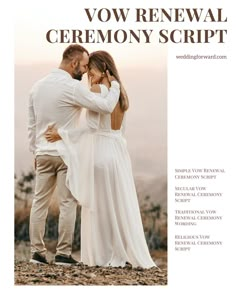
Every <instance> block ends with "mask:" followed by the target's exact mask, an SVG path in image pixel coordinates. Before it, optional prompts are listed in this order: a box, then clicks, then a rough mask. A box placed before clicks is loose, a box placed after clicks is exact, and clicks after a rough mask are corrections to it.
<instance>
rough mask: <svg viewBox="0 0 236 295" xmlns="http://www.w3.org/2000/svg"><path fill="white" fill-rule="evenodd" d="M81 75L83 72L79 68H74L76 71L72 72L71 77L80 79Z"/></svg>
mask: <svg viewBox="0 0 236 295" xmlns="http://www.w3.org/2000/svg"><path fill="white" fill-rule="evenodd" d="M82 77H83V73H81V71H80V69H78V70H76V73H73V78H74V79H76V80H79V81H81V80H82Z"/></svg>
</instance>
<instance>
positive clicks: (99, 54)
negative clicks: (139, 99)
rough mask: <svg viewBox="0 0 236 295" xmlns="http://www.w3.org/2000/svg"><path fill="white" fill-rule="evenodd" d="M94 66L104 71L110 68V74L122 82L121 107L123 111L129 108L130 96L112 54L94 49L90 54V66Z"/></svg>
mask: <svg viewBox="0 0 236 295" xmlns="http://www.w3.org/2000/svg"><path fill="white" fill-rule="evenodd" d="M92 66H93V67H95V68H96V69H98V70H99V71H100V72H102V73H103V72H106V70H108V71H109V72H110V74H111V75H112V76H114V77H115V79H116V80H117V81H118V82H119V83H120V89H121V90H120V98H119V103H120V108H121V110H122V111H123V112H124V111H126V110H127V109H128V108H129V100H128V96H127V94H126V91H125V89H124V87H123V85H122V83H121V80H120V76H119V74H118V71H117V68H116V65H115V62H114V60H113V58H112V56H111V55H110V54H109V53H108V52H106V51H102V50H99V51H94V52H92V53H91V54H90V55H89V68H90V67H92Z"/></svg>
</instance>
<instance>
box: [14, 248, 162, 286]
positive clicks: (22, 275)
mask: <svg viewBox="0 0 236 295" xmlns="http://www.w3.org/2000/svg"><path fill="white" fill-rule="evenodd" d="M151 255H152V257H153V259H154V261H155V262H156V263H157V264H158V265H159V267H160V269H159V268H155V267H154V268H151V269H142V268H140V267H138V268H131V267H130V266H126V267H125V268H120V267H118V268H116V267H97V266H96V267H88V266H85V265H78V266H70V267H68V266H67V267H65V266H57V265H55V264H53V254H52V253H50V255H49V260H50V264H49V265H42V264H38V265H35V264H31V263H29V262H28V261H29V260H28V259H29V247H28V245H23V246H22V245H18V246H17V247H16V248H15V284H16V285H166V284H167V252H166V251H154V252H151ZM73 256H74V257H75V258H77V259H78V258H79V252H76V253H74V254H73Z"/></svg>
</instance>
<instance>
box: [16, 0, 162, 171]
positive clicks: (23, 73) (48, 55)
mask: <svg viewBox="0 0 236 295" xmlns="http://www.w3.org/2000/svg"><path fill="white" fill-rule="evenodd" d="M105 2H106V1H105ZM105 2H104V1H103V6H100V7H99V4H98V3H96V2H95V1H88V2H87V3H86V5H87V6H86V7H89V8H91V10H90V11H91V12H92V8H95V7H96V8H97V10H96V12H99V9H102V8H104V7H106V9H103V10H102V12H100V13H102V14H101V16H102V17H103V18H105V17H106V13H107V9H108V8H109V9H110V10H109V11H110V12H111V20H110V21H109V23H106V22H101V21H99V20H98V19H95V17H97V14H95V15H94V20H93V21H92V22H90V21H89V19H88V17H87V15H86V13H85V10H84V8H85V7H84V6H82V4H80V3H81V2H79V1H70V6H69V7H65V4H62V3H58V4H57V6H56V7H54V6H52V5H53V4H52V3H51V2H49V3H48V4H47V6H43V4H42V3H39V2H37V3H35V2H34V3H31V2H28V3H27V4H26V1H23V2H22V4H21V5H19V7H18V8H17V9H19V12H18V13H17V15H16V18H15V171H16V173H17V174H19V173H21V172H22V171H27V170H28V169H30V167H31V166H32V162H33V157H32V155H31V154H30V153H29V151H28V139H27V106H28V94H29V91H30V88H31V87H32V85H33V83H35V82H36V81H37V80H38V79H40V78H42V77H43V76H44V75H46V74H47V73H48V72H50V70H51V69H53V68H55V67H57V66H58V65H59V63H60V60H61V56H62V52H63V51H64V49H65V48H66V47H67V46H68V45H69V43H66V44H60V43H55V44H52V43H49V42H48V41H47V40H46V33H47V32H48V31H49V30H51V29H54V30H62V29H67V30H72V29H77V30H85V29H101V30H104V31H105V30H107V29H111V30H112V31H113V32H115V31H116V30H120V29H123V30H126V31H127V32H128V31H129V29H133V30H138V29H140V30H142V29H148V27H147V26H146V25H145V24H136V23H134V22H133V10H132V5H131V6H130V5H129V7H130V11H129V15H128V16H129V18H128V17H127V21H126V22H116V20H115V19H114V15H113V14H112V10H111V9H112V7H113V6H112V4H111V2H109V3H107V6H105V5H104V4H105ZM123 3H125V2H124V1H123ZM24 4H25V5H24ZM121 4H122V3H120V5H119V7H122V6H121ZM124 7H126V6H124ZM29 11H30V12H31V13H28V12H29ZM108 24H109V25H108ZM82 45H83V46H84V47H86V49H88V51H89V52H92V51H94V50H106V51H108V52H109V53H110V54H111V55H112V56H113V58H114V60H115V62H116V64H117V67H118V70H119V72H120V76H121V79H122V82H123V84H124V86H125V88H126V90H127V92H128V95H129V99H130V109H129V111H128V115H127V133H126V137H127V141H128V147H129V151H130V155H131V160H132V164H133V170H134V173H135V174H138V175H151V176H154V177H155V176H157V175H158V176H165V175H166V169H167V167H166V157H167V46H163V45H162V46H160V45H158V44H156V43H155V42H152V43H151V44H145V43H143V39H142V42H141V43H135V42H134V43H130V44H129V43H124V44H118V43H113V44H107V43H104V44H101V43H100V44H82Z"/></svg>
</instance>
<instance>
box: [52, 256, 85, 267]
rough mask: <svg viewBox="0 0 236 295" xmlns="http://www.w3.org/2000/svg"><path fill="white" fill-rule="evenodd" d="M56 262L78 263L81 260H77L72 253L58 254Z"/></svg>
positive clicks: (61, 263) (64, 263) (60, 263)
mask: <svg viewBox="0 0 236 295" xmlns="http://www.w3.org/2000/svg"><path fill="white" fill-rule="evenodd" d="M55 264H56V265H78V264H79V262H78V261H76V260H75V259H74V258H73V257H72V256H71V255H70V256H64V255H56V256H55Z"/></svg>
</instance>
